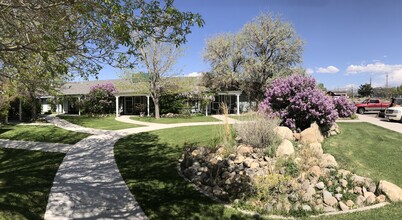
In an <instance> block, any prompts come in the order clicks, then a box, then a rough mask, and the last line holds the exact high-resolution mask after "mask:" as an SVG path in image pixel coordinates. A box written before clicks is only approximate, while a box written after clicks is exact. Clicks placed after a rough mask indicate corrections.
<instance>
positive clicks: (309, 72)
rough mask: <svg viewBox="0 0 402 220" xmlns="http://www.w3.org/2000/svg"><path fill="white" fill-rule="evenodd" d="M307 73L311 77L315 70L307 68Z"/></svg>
mask: <svg viewBox="0 0 402 220" xmlns="http://www.w3.org/2000/svg"><path fill="white" fill-rule="evenodd" d="M306 73H307V74H309V75H311V74H313V73H314V70H313V69H311V68H307V69H306Z"/></svg>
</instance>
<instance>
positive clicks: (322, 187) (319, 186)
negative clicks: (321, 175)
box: [315, 182, 325, 190]
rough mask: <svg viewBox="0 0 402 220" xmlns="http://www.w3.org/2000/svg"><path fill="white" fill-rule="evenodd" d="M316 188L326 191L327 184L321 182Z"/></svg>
mask: <svg viewBox="0 0 402 220" xmlns="http://www.w3.org/2000/svg"><path fill="white" fill-rule="evenodd" d="M315 187H316V188H317V189H319V190H322V189H324V187H325V184H324V182H319V183H317V184H316V185H315Z"/></svg>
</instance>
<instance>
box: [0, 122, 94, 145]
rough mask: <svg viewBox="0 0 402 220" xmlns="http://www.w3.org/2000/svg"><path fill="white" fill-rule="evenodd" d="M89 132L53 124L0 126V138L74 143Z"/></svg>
mask: <svg viewBox="0 0 402 220" xmlns="http://www.w3.org/2000/svg"><path fill="white" fill-rule="evenodd" d="M88 136H89V134H85V133H79V132H73V131H67V130H64V129H61V128H58V127H55V126H53V125H46V126H36V125H35V126H34V125H7V126H0V139H11V140H22V141H39V142H50V143H64V144H75V143H77V142H78V141H80V140H82V139H84V138H86V137H88Z"/></svg>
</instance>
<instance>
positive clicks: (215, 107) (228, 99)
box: [207, 91, 242, 115]
mask: <svg viewBox="0 0 402 220" xmlns="http://www.w3.org/2000/svg"><path fill="white" fill-rule="evenodd" d="M241 94H242V91H226V92H218V93H217V94H216V95H215V96H214V97H213V99H212V102H211V104H210V106H209V109H208V110H209V111H208V110H207V111H208V112H210V113H211V114H222V113H223V112H222V111H221V107H220V105H221V103H224V104H226V105H227V107H228V113H229V114H236V115H240V95H241Z"/></svg>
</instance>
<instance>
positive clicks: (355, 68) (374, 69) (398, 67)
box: [346, 62, 402, 86]
mask: <svg viewBox="0 0 402 220" xmlns="http://www.w3.org/2000/svg"><path fill="white" fill-rule="evenodd" d="M359 73H361V74H371V75H374V76H373V86H375V84H378V86H385V81H386V74H388V85H389V86H396V85H400V84H401V83H402V64H395V65H391V64H384V63H381V62H375V63H369V64H366V65H364V64H363V65H349V66H348V67H347V68H346V75H351V74H359ZM379 82H383V83H379Z"/></svg>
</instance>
